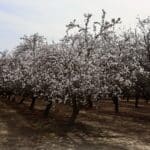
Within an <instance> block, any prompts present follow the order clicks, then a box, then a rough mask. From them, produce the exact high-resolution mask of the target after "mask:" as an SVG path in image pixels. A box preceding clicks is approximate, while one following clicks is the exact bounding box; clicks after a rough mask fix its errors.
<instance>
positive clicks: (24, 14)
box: [0, 0, 150, 50]
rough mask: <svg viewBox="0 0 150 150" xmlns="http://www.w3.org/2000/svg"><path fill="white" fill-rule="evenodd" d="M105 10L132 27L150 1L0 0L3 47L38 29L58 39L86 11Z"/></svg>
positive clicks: (0, 45)
mask: <svg viewBox="0 0 150 150" xmlns="http://www.w3.org/2000/svg"><path fill="white" fill-rule="evenodd" d="M101 9H104V10H105V11H106V12H107V15H108V18H109V17H110V18H114V17H121V19H122V22H123V25H125V26H128V27H129V26H133V25H135V23H136V17H137V16H138V15H139V16H140V17H141V18H144V17H147V16H149V15H150V0H0V50H4V49H12V48H14V47H15V46H16V45H17V44H18V43H19V38H20V37H22V36H23V35H24V34H27V35H29V34H33V33H36V32H38V33H39V34H42V35H44V36H45V37H46V38H47V39H48V41H49V42H50V41H52V40H56V41H57V40H59V39H60V38H62V37H63V35H64V33H65V25H66V24H67V23H69V21H71V20H73V19H75V18H76V19H77V20H78V21H79V22H81V21H83V14H84V13H92V14H93V15H94V17H98V16H100V15H99V14H100V13H101Z"/></svg>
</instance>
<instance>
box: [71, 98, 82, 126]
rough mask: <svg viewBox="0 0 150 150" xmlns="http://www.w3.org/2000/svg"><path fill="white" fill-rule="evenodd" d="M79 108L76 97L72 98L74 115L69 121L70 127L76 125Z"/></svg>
mask: <svg viewBox="0 0 150 150" xmlns="http://www.w3.org/2000/svg"><path fill="white" fill-rule="evenodd" d="M79 110H80V109H79V106H78V105H77V101H76V97H75V96H74V97H72V114H71V117H70V120H69V124H70V125H74V123H75V120H76V118H77V116H78V114H79Z"/></svg>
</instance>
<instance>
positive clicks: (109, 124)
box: [0, 101, 150, 150]
mask: <svg viewBox="0 0 150 150" xmlns="http://www.w3.org/2000/svg"><path fill="white" fill-rule="evenodd" d="M37 108H38V105H37ZM58 110H59V111H58ZM55 111H56V112H57V113H58V114H57V115H56V116H55V117H56V118H57V117H58V116H59V117H60V116H61V115H62V114H63V113H64V110H63V106H61V105H59V106H58V108H55ZM51 114H52V113H51ZM63 115H64V114H63ZM63 115H62V116H63ZM59 117H58V118H59ZM0 150H150V104H148V105H147V104H145V103H144V102H143V103H140V107H139V108H138V109H135V108H134V104H133V102H130V103H127V102H121V104H120V113H119V114H117V115H116V114H115V113H114V110H113V104H112V103H111V102H100V103H99V104H96V108H94V109H93V110H82V111H81V112H80V115H79V116H78V119H77V121H76V124H75V126H73V127H69V126H67V125H66V124H65V123H62V122H59V121H58V120H57V121H56V119H55V118H54V117H53V115H50V117H49V118H48V119H47V118H44V117H43V115H42V111H41V110H38V109H37V110H35V111H34V112H31V111H29V110H28V107H27V104H21V105H16V104H6V103H5V102H4V101H0Z"/></svg>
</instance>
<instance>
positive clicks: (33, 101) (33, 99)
mask: <svg viewBox="0 0 150 150" xmlns="http://www.w3.org/2000/svg"><path fill="white" fill-rule="evenodd" d="M35 101H36V97H34V96H33V97H32V102H31V105H30V107H29V109H30V110H34V106H35Z"/></svg>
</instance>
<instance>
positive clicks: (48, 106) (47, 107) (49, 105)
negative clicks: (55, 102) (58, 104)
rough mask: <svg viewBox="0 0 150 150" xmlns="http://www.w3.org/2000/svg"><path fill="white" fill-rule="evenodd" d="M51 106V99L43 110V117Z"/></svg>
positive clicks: (46, 115) (47, 113)
mask: <svg viewBox="0 0 150 150" xmlns="http://www.w3.org/2000/svg"><path fill="white" fill-rule="evenodd" d="M51 107H52V101H49V102H48V104H47V105H46V108H45V110H44V117H48V115H49V111H50V109H51Z"/></svg>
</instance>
